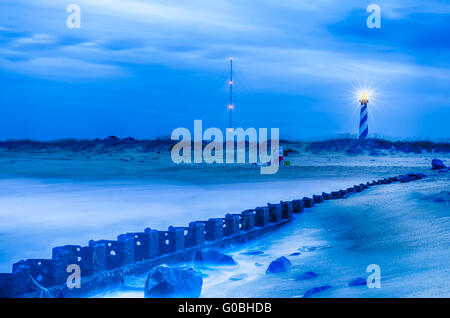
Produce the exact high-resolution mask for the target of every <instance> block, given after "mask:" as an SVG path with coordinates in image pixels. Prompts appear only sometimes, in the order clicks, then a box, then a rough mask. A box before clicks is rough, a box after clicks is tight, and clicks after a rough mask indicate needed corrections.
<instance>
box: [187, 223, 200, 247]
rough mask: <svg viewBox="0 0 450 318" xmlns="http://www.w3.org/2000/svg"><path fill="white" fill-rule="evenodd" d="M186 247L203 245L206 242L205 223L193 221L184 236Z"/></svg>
mask: <svg viewBox="0 0 450 318" xmlns="http://www.w3.org/2000/svg"><path fill="white" fill-rule="evenodd" d="M184 240H185V242H184V244H185V246H186V247H194V246H201V245H203V244H205V223H203V222H191V223H189V227H188V229H187V235H186V236H185V238H184Z"/></svg>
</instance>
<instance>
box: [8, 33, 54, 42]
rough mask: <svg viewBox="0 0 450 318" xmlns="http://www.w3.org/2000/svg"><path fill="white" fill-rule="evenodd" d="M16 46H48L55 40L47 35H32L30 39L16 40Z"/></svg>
mask: <svg viewBox="0 0 450 318" xmlns="http://www.w3.org/2000/svg"><path fill="white" fill-rule="evenodd" d="M15 43H16V44H50V43H55V38H54V37H53V36H52V35H49V34H33V35H32V36H31V37H24V38H18V39H17V40H16V41H15Z"/></svg>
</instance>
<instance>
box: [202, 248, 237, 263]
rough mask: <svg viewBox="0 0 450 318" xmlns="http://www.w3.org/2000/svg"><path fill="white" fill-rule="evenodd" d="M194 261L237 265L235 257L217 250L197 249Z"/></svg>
mask: <svg viewBox="0 0 450 318" xmlns="http://www.w3.org/2000/svg"><path fill="white" fill-rule="evenodd" d="M194 263H195V264H196V265H219V266H224V265H225V266H230V265H236V262H235V261H234V259H233V257H231V256H230V255H227V254H224V253H221V252H219V251H216V250H202V251H197V252H196V253H195V256H194Z"/></svg>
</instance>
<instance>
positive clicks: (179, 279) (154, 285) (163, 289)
mask: <svg viewBox="0 0 450 318" xmlns="http://www.w3.org/2000/svg"><path fill="white" fill-rule="evenodd" d="M202 285H203V278H202V275H201V274H200V272H197V271H195V270H193V269H192V268H181V267H169V266H167V265H160V266H158V267H155V268H153V269H152V270H151V271H150V273H149V274H148V278H147V282H146V283H145V290H144V296H145V297H146V298H198V297H200V294H201V292H202Z"/></svg>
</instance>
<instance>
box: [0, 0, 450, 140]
mask: <svg viewBox="0 0 450 318" xmlns="http://www.w3.org/2000/svg"><path fill="white" fill-rule="evenodd" d="M71 3H77V4H79V5H80V7H81V29H69V28H67V26H66V19H67V17H68V15H69V14H68V13H66V7H67V6H68V5H69V4H71ZM370 3H376V4H378V5H379V6H380V7H381V17H382V19H381V26H382V27H381V29H369V28H367V26H366V19H367V17H368V16H369V13H367V12H366V7H367V5H368V4H370ZM229 56H233V57H234V65H235V111H234V115H233V116H234V126H235V127H244V128H247V127H267V128H270V127H279V128H280V134H281V136H282V137H284V138H295V139H313V138H324V137H330V136H336V135H340V134H346V133H356V131H357V129H358V118H359V114H358V105H357V103H355V102H357V100H356V99H355V97H354V92H353V91H354V87H357V86H358V85H360V84H361V83H362V84H364V83H366V84H367V85H368V86H370V87H371V88H372V90H373V91H374V92H375V93H374V96H373V100H372V101H375V103H371V102H369V130H370V133H372V134H376V135H378V136H387V137H395V138H402V139H411V138H439V139H448V138H450V129H449V128H448V124H449V122H450V97H449V94H448V92H449V91H450V3H449V2H446V1H435V0H409V1H400V0H397V1H394V0H388V1H381V0H373V1H356V0H355V1H353V0H346V1H343V0H339V1H337V0H334V1H332V0H315V1H311V0H239V1H238V0H214V1H211V0H64V1H63V0H34V1H33V0H2V1H1V3H0V139H18V138H33V139H41V140H47V139H57V138H65V137H77V138H95V137H104V136H107V135H110V134H115V135H118V136H120V137H126V136H135V137H138V138H151V137H155V136H160V135H170V134H171V132H172V130H173V129H175V128H177V127H187V128H191V129H192V127H193V120H194V119H202V120H203V123H204V126H205V127H212V126H214V127H219V128H225V127H226V126H227V121H228V115H227V102H228V96H227V93H228V88H227V83H228V67H229V65H228V63H229V60H228V58H229Z"/></svg>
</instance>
